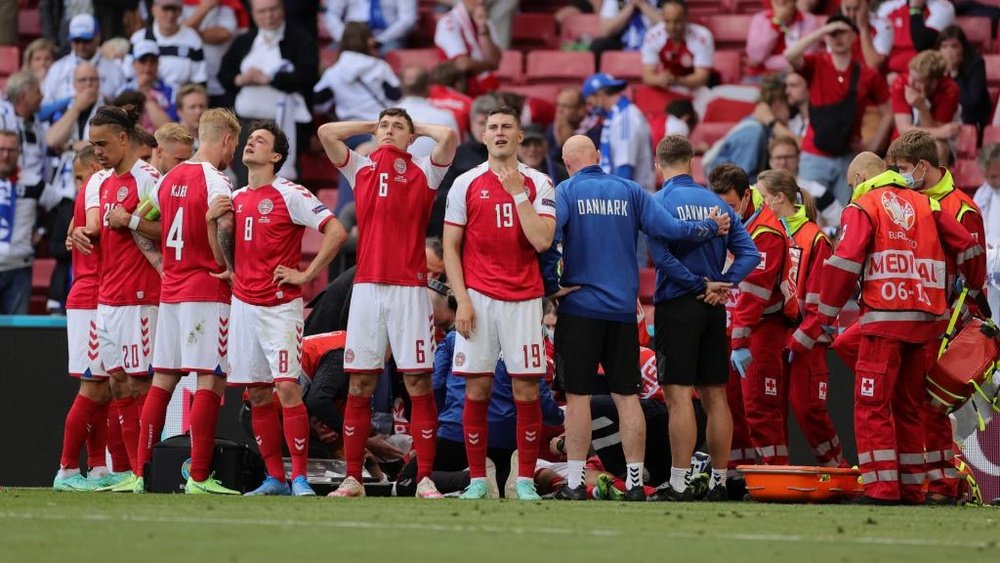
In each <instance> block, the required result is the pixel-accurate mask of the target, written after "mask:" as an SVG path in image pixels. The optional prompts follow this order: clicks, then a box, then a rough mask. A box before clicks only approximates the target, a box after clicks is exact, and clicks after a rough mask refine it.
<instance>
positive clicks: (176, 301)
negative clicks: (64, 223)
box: [136, 109, 240, 495]
mask: <svg viewBox="0 0 1000 563" xmlns="http://www.w3.org/2000/svg"><path fill="white" fill-rule="evenodd" d="M200 128H201V130H202V134H201V135H200V137H201V140H202V142H201V146H200V147H199V149H198V152H197V154H195V155H194V157H193V158H191V160H190V161H188V162H182V163H180V164H176V165H175V164H174V163H170V162H169V160H173V159H175V158H177V157H179V156H180V155H178V154H177V153H178V152H183V151H184V149H186V150H187V156H186V157H184V158H185V159H186V158H189V157H190V155H191V143H192V142H193V140H194V138H193V137H192V136H191V135H190V134H189V133H188V132H187V130H186V129H184V128H183V127H181V126H180V125H177V124H169V125H165V126H163V127H161V128H160V129H159V130H158V131H157V132H156V135H157V141H158V143H157V144H158V147H157V148H156V149H155V151H156V155H157V159H158V160H160V162H161V164H164V165H166V166H165V167H166V168H167V170H169V172H168V173H167V174H166V175H165V176H164V177H163V179H162V180H161V181H160V184H159V186H158V187H157V189H155V190H153V192H152V193H151V194H150V197H149V200H148V205H149V207H150V208H151V209H155V210H157V211H158V212H159V214H160V222H161V224H164V225H166V226H167V232H166V235H165V236H164V237H163V241H162V242H163V243H162V246H161V251H162V255H163V283H162V291H161V295H162V299H161V302H160V308H159V317H158V319H157V323H156V343H155V346H154V349H155V353H154V356H153V371H154V375H153V382H152V386H151V387H150V390H149V395H148V396H147V399H146V403H145V405H144V406H143V409H142V415H141V417H140V428H141V429H142V431H141V432H140V437H139V441H138V450H137V460H138V463H139V467H138V469H137V470H136V473H137V474H138V475H139V478H140V482H142V480H143V478H144V476H143V469H144V467H145V464H146V463H148V462H149V461H150V459H151V452H150V448H151V447H152V446H153V444H155V443H156V442H158V441H159V439H160V435H161V434H162V432H163V425H164V420H165V418H166V414H167V405H168V403H169V402H170V397H171V396H172V395H173V392H174V389H175V388H176V387H177V384H178V382H180V378H181V376H184V375H187V374H188V373H191V372H194V373H196V374H197V377H198V383H197V385H198V390H197V391H196V393H195V395H194V404H193V406H192V408H191V471H190V476H189V477H188V480H187V484H186V485H185V487H184V491H185V492H186V493H189V494H231V495H232V494H239V492H237V491H233V490H230V489H227V488H225V487H223V486H222V484H221V483H219V481H217V480H216V479H214V478H212V477H211V476H210V474H209V466H210V465H211V462H212V451H213V448H214V447H215V423H216V419H217V418H218V413H219V404H220V402H221V400H222V394H223V393H224V392H225V385H226V380H225V377H226V374H227V373H228V372H229V365H228V362H227V355H226V350H227V345H228V335H229V298H230V292H229V286H228V285H227V284H226V282H224V281H222V280H220V279H218V278H216V277H214V276H213V275H212V274H217V273H219V272H222V271H225V269H226V268H225V261H224V260H223V258H222V255H221V253H220V251H219V249H218V244H217V243H216V241H215V238H216V234H215V228H216V224H215V223H214V222H211V223H207V224H206V221H205V217H206V214H207V212H208V208H209V204H210V203H211V202H212V200H214V199H217V198H219V199H225V200H226V201H229V199H230V197H231V192H232V186H231V185H230V183H229V180H228V179H227V178H226V177H225V176H224V175H223V174H222V172H219V170H218V168H217V167H225V166H227V165H228V164H229V162H230V161H231V160H232V158H233V152H235V150H236V143H237V142H238V138H239V133H240V125H239V121H238V120H237V119H236V117H235V116H234V115H233V114H232V112H230V111H229V110H225V109H213V110H209V111H207V112H205V115H203V116H202V119H201V126H200ZM189 334H198V335H199V337H198V338H195V339H189V338H185V335H189ZM141 488H142V486H141V485H140V486H138V487H137V489H141Z"/></svg>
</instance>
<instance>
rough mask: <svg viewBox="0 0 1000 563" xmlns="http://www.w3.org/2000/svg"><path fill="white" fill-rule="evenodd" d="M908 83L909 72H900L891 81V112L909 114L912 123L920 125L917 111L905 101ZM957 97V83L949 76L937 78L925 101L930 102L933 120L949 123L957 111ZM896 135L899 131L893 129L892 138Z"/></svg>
mask: <svg viewBox="0 0 1000 563" xmlns="http://www.w3.org/2000/svg"><path fill="white" fill-rule="evenodd" d="M909 83H910V75H909V73H906V74H900V75H899V76H897V77H896V80H895V81H894V82H893V83H892V89H891V91H890V95H891V99H892V113H902V114H906V115H909V116H910V117H911V118H912V119H913V124H914V125H922V124H921V123H920V114H919V112H917V111H916V109H914V108H912V107H910V104H909V103H907V101H906V86H907V84H909ZM958 97H959V91H958V83H957V82H955V81H954V80H953V79H952V78H951V77H950V76H942V77H941V80H938V83H937V86H935V87H934V91H933V92H928V93H927V101H928V102H930V104H931V108H930V109H931V116H932V117H934V121H937V122H938V123H950V122H952V121H954V120H955V114H956V113H958ZM897 137H899V131H898V130H896V129H893V132H892V138H893V139H895V138H897Z"/></svg>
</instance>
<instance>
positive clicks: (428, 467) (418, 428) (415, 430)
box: [410, 393, 438, 483]
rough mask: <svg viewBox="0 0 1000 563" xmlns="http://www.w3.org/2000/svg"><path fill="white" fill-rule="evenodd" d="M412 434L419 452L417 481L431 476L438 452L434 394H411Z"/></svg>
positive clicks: (414, 444)
mask: <svg viewBox="0 0 1000 563" xmlns="http://www.w3.org/2000/svg"><path fill="white" fill-rule="evenodd" d="M410 404H411V406H412V408H411V409H410V435H411V436H413V449H414V450H416V452H417V483H419V482H420V481H421V480H422V479H423V478H424V477H430V476H431V471H433V470H434V457H435V455H436V454H437V418H438V412H437V404H436V403H435V402H434V394H433V393H428V394H426V395H419V396H414V395H411V396H410Z"/></svg>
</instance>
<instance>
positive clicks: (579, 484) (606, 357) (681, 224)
mask: <svg viewBox="0 0 1000 563" xmlns="http://www.w3.org/2000/svg"><path fill="white" fill-rule="evenodd" d="M600 161H601V154H600V152H599V151H598V150H597V148H596V147H595V146H594V143H593V141H591V140H590V138H588V137H586V136H584V135H577V136H574V137H570V138H569V139H568V140H567V141H566V143H565V144H564V145H563V162H565V163H566V168H567V170H568V171H569V172H570V174H571V177H570V178H569V179H568V180H566V181H564V182H562V183H561V184H559V186H558V187H557V188H556V221H557V225H556V237H557V239H558V240H561V241H562V248H563V251H562V256H563V270H562V279H561V282H560V283H561V285H563V286H565V287H566V288H567V289H564V290H562V291H560V292H559V293H557V294H556V295H557V296H560V295H561V297H562V299H561V301H560V304H559V321H558V324H557V326H556V332H555V340H556V341H555V348H556V354H555V356H556V369H557V374H558V377H559V378H560V381H561V382H562V384H563V388H564V389H565V391H566V397H567V405H566V407H567V408H566V412H567V420H566V453H567V458H568V464H569V474H568V477H567V479H568V482H567V483H566V486H565V487H563V488H562V489H560V490H559V491H557V493H556V496H555V498H558V499H565V500H577V499H582V498H586V490H585V488H584V486H583V472H584V469H583V465H584V461H585V460H586V456H587V451H588V450H589V449H590V440H591V418H590V415H591V413H590V398H591V395H593V394H594V392H595V387H596V381H595V379H596V377H597V375H596V374H597V373H598V369H597V368H598V365H601V366H603V368H604V373H605V377H606V380H607V385H608V389H609V390H610V391H611V395H612V398H613V399H614V401H615V405H616V407H617V409H618V413H619V420H620V428H621V438H622V447H623V449H624V451H625V459H626V461H627V469H628V470H627V473H626V489H627V492H626V499H628V500H645V498H646V496H645V493H644V491H643V488H642V473H643V471H642V461H643V458H644V456H645V452H644V449H645V447H644V446H645V420H644V418H643V412H642V407H641V406H640V404H639V398H638V396H637V394H636V393H637V392H638V390H639V388H640V382H641V379H640V375H639V334H638V327H637V325H636V319H635V304H636V299H637V297H638V294H639V270H638V267H637V265H636V262H635V260H634V259H633V258H632V257H633V256H635V251H636V239H637V238H638V235H639V232H640V231H642V232H644V233H646V234H647V235H649V236H650V237H660V238H665V239H668V240H687V241H692V242H695V241H705V240H708V239H710V238H712V237H715V236H716V235H717V234H719V233H722V234H724V233H725V232H726V231H727V230H728V228H729V224H730V222H731V218H730V217H729V215H728V214H720V213H719V212H718V209H716V210H715V211H711V212H709V213H706V214H705V216H703V217H699V218H698V219H697V220H694V221H679V220H677V219H675V218H673V217H671V216H670V215H669V214H668V213H666V212H665V211H664V210H663V209H662V207H660V206H659V205H657V204H656V202H655V201H654V200H653V196H652V195H650V194H649V193H647V192H645V191H644V190H643V188H642V187H641V186H640V185H639V184H637V183H635V182H633V181H631V180H626V179H624V178H620V177H618V176H615V175H611V174H608V173H606V172H604V171H603V170H602V169H601V167H600V166H599V163H600ZM720 207H721V205H720Z"/></svg>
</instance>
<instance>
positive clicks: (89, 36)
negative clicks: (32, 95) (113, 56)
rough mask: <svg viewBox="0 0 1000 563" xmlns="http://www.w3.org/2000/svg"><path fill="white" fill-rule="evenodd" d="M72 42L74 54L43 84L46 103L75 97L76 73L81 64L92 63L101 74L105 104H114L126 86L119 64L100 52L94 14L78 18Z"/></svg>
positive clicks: (72, 25) (54, 68)
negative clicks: (117, 95) (74, 77)
mask: <svg viewBox="0 0 1000 563" xmlns="http://www.w3.org/2000/svg"><path fill="white" fill-rule="evenodd" d="M69 38H70V45H71V49H72V50H71V52H70V53H69V54H68V55H66V56H65V57H63V58H61V59H59V60H58V61H56V62H55V63H53V64H52V67H51V68H49V72H48V74H46V75H45V81H44V82H42V96H43V98H44V99H45V101H46V102H55V101H58V100H63V99H66V98H70V97H72V96H73V92H74V90H75V89H74V84H73V71H75V70H76V67H77V66H79V65H80V64H81V63H84V62H88V63H90V64H92V65H94V67H95V68H96V70H97V76H98V77H99V78H100V93H101V96H102V97H103V98H104V99H105V100H110V99H111V98H113V97H114V95H115V93H116V92H118V89H119V88H120V87H121V85H122V83H123V82H125V76H124V75H123V74H122V71H121V68H120V67H119V66H118V63H116V62H115V61H112V60H110V59H107V58H105V57H104V56H102V55H101V53H99V52H98V51H97V46H98V45H100V43H101V34H100V32H99V31H98V29H97V21H96V20H94V16H92V15H90V14H80V15H78V16H74V17H73V19H72V20H70V23H69Z"/></svg>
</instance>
